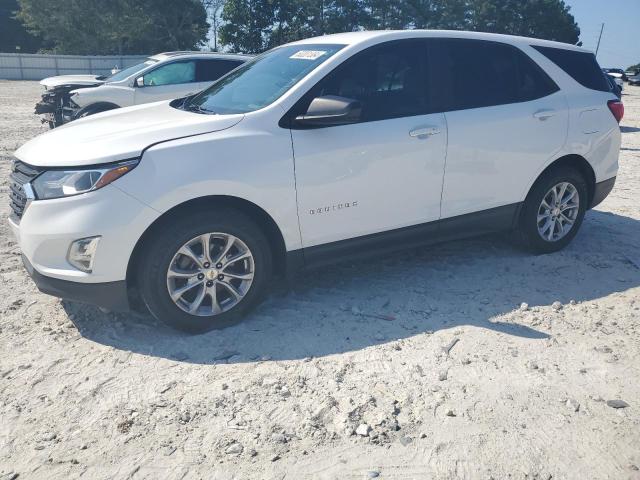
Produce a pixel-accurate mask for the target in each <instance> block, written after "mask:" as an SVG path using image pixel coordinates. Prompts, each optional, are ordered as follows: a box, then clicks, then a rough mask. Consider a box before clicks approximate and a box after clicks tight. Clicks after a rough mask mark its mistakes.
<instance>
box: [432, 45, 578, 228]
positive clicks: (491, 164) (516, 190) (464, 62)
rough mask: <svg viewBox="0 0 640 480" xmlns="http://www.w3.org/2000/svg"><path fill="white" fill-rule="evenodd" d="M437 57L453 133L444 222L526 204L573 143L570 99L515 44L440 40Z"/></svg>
mask: <svg viewBox="0 0 640 480" xmlns="http://www.w3.org/2000/svg"><path fill="white" fill-rule="evenodd" d="M432 59H433V61H434V62H435V65H438V66H439V75H438V79H439V82H440V85H439V90H440V91H441V93H442V95H441V96H440V97H439V99H440V101H441V103H440V105H439V108H440V110H441V111H443V112H445V116H446V119H447V126H448V132H449V144H448V150H447V162H446V167H445V178H444V186H443V192H442V217H443V218H446V217H454V216H457V215H462V214H467V213H472V212H479V211H482V210H488V209H493V208H495V207H501V206H506V205H513V204H516V203H517V202H520V201H522V200H523V199H524V196H525V195H526V192H527V190H528V188H529V186H530V183H531V181H532V179H533V178H535V176H536V175H537V173H538V172H539V171H540V169H541V167H542V166H543V165H545V164H546V163H547V162H548V160H549V159H550V158H552V157H553V156H554V155H555V154H556V153H557V152H558V151H559V150H560V149H561V148H562V147H563V146H564V143H565V141H566V137H567V127H568V109H567V102H566V99H565V96H564V94H563V93H561V92H560V90H559V88H558V86H557V85H556V84H555V83H554V82H553V80H552V79H551V78H550V77H549V76H548V75H547V74H546V73H545V72H544V71H543V70H542V69H541V68H540V67H539V66H538V65H537V64H536V63H535V62H533V60H532V59H531V58H530V57H528V56H527V55H526V54H525V53H524V52H523V51H522V50H520V49H518V48H516V47H515V46H512V45H508V44H504V43H499V42H491V41H481V40H468V39H437V40H436V41H435V42H434V54H433V55H432ZM507 214H508V212H507Z"/></svg>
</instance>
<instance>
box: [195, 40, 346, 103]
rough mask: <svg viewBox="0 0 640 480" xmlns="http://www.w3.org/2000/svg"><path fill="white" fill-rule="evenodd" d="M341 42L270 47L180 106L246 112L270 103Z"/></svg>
mask: <svg viewBox="0 0 640 480" xmlns="http://www.w3.org/2000/svg"><path fill="white" fill-rule="evenodd" d="M343 47H344V45H319V44H318V45H316V44H308V45H302V44H301V45H289V46H284V47H278V48H275V49H273V50H270V51H268V52H266V53H264V54H262V55H260V56H259V57H256V58H255V59H254V60H252V61H249V62H247V63H245V64H244V65H242V66H241V67H239V68H237V69H235V70H234V71H233V72H231V73H230V74H229V75H227V76H225V77H222V78H221V79H220V80H219V81H217V82H216V83H214V84H213V85H211V87H209V88H208V89H206V90H204V91H203V92H201V93H199V94H198V95H196V96H195V97H193V98H192V99H191V100H190V101H188V102H187V103H186V104H185V105H184V107H183V108H185V109H186V110H192V111H196V112H199V113H247V112H253V111H254V110H258V109H260V108H263V107H266V106H267V105H270V104H271V103H273V102H274V101H275V100H277V99H278V98H280V97H281V96H282V95H284V93H285V92H286V91H287V90H289V89H290V88H291V87H293V86H294V85H295V84H296V83H298V82H299V81H300V80H301V79H302V78H303V77H305V76H306V75H307V74H308V73H309V72H311V71H312V70H313V69H314V68H316V67H317V66H318V65H320V64H321V63H323V62H325V61H326V60H327V59H329V58H330V57H331V56H332V55H334V54H335V53H336V52H337V51H339V50H340V49H341V48H343Z"/></svg>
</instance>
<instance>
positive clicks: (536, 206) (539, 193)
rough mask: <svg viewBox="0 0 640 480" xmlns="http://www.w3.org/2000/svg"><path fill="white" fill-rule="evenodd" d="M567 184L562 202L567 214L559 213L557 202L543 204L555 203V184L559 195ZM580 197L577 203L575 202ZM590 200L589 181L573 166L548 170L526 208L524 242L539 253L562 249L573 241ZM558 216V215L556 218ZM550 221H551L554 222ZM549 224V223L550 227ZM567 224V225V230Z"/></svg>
mask: <svg viewBox="0 0 640 480" xmlns="http://www.w3.org/2000/svg"><path fill="white" fill-rule="evenodd" d="M564 185H567V187H566V189H565V190H564V193H563V200H564V202H560V208H561V209H562V205H565V206H566V207H567V208H566V209H565V210H564V212H563V215H557V214H558V211H559V210H558V209H556V208H557V207H556V205H555V204H554V205H549V206H551V207H552V210H549V209H547V208H546V206H543V203H542V202H543V200H545V202H546V203H547V204H549V203H552V202H551V200H553V198H554V196H553V194H552V193H551V190H552V189H553V188H554V187H555V188H556V190H555V191H556V195H557V194H560V193H562V192H563V186H564ZM576 196H577V199H576ZM567 199H570V200H567ZM576 200H577V206H576V205H575V201H576ZM565 202H566V203H565ZM588 202H589V193H588V189H587V183H586V181H585V178H584V177H583V176H582V174H581V173H580V172H579V171H578V170H576V169H574V168H570V167H558V168H554V169H552V170H550V171H548V172H546V173H544V174H543V175H542V176H541V177H540V178H539V179H538V180H537V181H536V183H535V184H534V185H533V187H532V188H531V191H530V192H529V195H527V198H526V200H525V203H524V206H523V209H522V214H521V217H520V236H521V238H522V240H523V243H524V244H525V246H526V247H527V248H528V249H529V250H530V251H532V252H533V253H537V254H543V253H552V252H557V251H558V250H562V249H563V248H564V247H566V246H567V245H568V244H569V243H571V241H572V240H573V238H574V237H575V236H576V234H577V233H578V230H579V229H580V226H581V225H582V220H583V219H584V214H585V212H586V207H587V203H588ZM569 207H571V208H569ZM547 212H549V216H548V217H547V216H546V215H547ZM539 214H541V215H542V216H541V219H540V223H538V215H539ZM554 219H556V221H555V222H554ZM565 219H568V220H571V221H572V222H573V223H571V224H570V222H569V221H567V220H565ZM549 221H550V222H551V225H550V226H549V224H548V222H549ZM545 227H547V228H546V230H545ZM567 227H569V228H567ZM561 228H562V231H561ZM565 228H567V229H566V230H565ZM543 232H544V233H543ZM543 234H544V237H543Z"/></svg>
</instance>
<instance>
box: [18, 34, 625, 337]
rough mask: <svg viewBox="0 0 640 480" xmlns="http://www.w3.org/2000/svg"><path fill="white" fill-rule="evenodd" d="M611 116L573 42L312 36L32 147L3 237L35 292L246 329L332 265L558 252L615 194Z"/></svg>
mask: <svg viewBox="0 0 640 480" xmlns="http://www.w3.org/2000/svg"><path fill="white" fill-rule="evenodd" d="M469 71H471V72H473V75H465V73H468V72H469ZM141 77H144V79H143V82H144V83H143V85H144V86H143V87H140V88H139V90H140V92H141V93H144V91H145V90H146V89H147V88H149V89H151V88H153V87H151V86H147V81H148V74H146V73H145V74H144V75H141V74H139V73H138V74H136V75H133V77H132V78H141ZM154 78H157V77H154ZM100 88H104V87H98V88H96V89H95V90H99V89H100ZM136 93H137V90H136ZM80 95H81V96H83V95H84V91H81V92H80ZM623 112H624V107H623V105H622V103H621V102H620V101H619V100H618V99H617V98H616V96H615V95H614V94H613V93H612V92H611V90H610V87H609V84H608V83H607V80H606V78H605V76H604V74H603V73H602V70H601V69H600V67H599V66H598V63H597V62H596V59H595V56H594V55H593V53H592V52H589V51H586V50H583V49H581V48H579V47H575V46H573V45H568V44H564V43H555V42H549V41H544V40H537V39H534V38H524V37H511V36H505V35H495V34H486V33H477V32H460V31H455V32H454V31H450V32H448V31H441V30H433V31H429V30H425V31H421V30H408V31H397V32H393V31H381V32H375V31H369V32H353V33H345V34H338V35H330V36H326V37H318V38H310V39H306V40H302V41H300V42H296V43H290V44H287V45H283V46H280V47H277V48H275V49H273V50H271V51H269V52H267V53H265V54H263V55H260V56H259V57H257V58H255V59H253V60H251V61H250V62H248V63H246V64H245V65H242V66H241V67H239V68H237V69H236V70H235V71H233V72H232V73H230V74H229V75H227V76H226V77H224V79H222V80H220V81H218V82H215V83H214V84H213V85H212V86H211V87H210V88H208V89H207V90H204V91H203V92H201V93H199V94H198V95H196V96H194V97H188V98H186V99H177V100H173V101H171V102H157V103H154V104H151V105H141V106H139V107H134V108H127V109H123V110H121V111H113V112H106V113H103V114H100V115H96V116H95V117H93V118H87V119H84V120H82V121H79V122H77V124H75V125H73V124H72V125H65V126H63V127H61V128H58V129H55V130H53V131H50V132H48V133H46V134H44V135H41V136H39V137H37V138H34V139H33V140H31V141H29V142H28V143H27V144H25V145H23V146H22V147H21V148H20V149H19V150H18V151H17V152H16V153H15V157H16V159H15V161H14V163H13V167H12V173H11V177H10V178H11V181H10V197H11V209H12V213H11V215H10V217H9V223H10V225H11V228H12V229H13V232H14V233H15V236H16V237H17V239H18V243H19V245H20V249H21V250H22V255H23V261H24V265H25V267H26V269H27V271H28V272H29V274H30V275H31V276H32V277H33V278H34V280H35V282H36V284H37V286H38V288H39V289H40V290H41V291H43V292H45V293H49V294H52V295H56V296H59V297H63V298H68V299H75V300H80V301H84V302H90V303H96V304H98V305H100V306H103V307H107V308H111V309H113V310H116V309H128V308H131V307H133V308H137V307H139V308H143V309H146V310H148V311H149V312H151V313H152V314H153V315H154V316H155V317H156V318H158V319H161V320H163V321H165V322H167V323H168V324H170V325H173V326H175V327H177V328H181V329H184V330H187V331H192V332H199V331H204V330H207V329H211V328H220V327H224V326H226V325H230V324H232V323H233V322H235V321H237V320H238V319H240V318H242V316H243V315H244V314H245V313H246V312H248V311H249V309H250V308H251V307H253V306H255V305H256V304H257V303H258V302H259V300H260V298H261V297H262V295H263V294H264V293H265V291H266V290H267V288H268V287H269V285H271V283H272V274H285V273H287V272H294V271H296V270H297V269H299V268H302V267H305V268H311V267H317V266H321V265H325V264H327V263H329V262H333V261H336V260H338V259H339V258H341V257H345V256H350V255H356V256H361V255H363V254H369V255H377V256H378V258H384V254H385V253H386V252H389V251H393V250H397V249H399V248H402V247H413V246H416V245H419V244H429V243H436V242H448V241H451V240H454V239H457V238H462V237H468V236H472V235H476V234H486V233H489V232H500V231H511V230H517V231H519V232H520V236H521V237H522V240H523V241H524V243H525V244H526V245H527V246H528V247H529V248H530V250H531V251H533V252H535V253H551V252H555V251H558V250H560V249H562V248H564V247H566V246H567V245H568V244H569V243H570V242H571V240H572V239H573V238H574V237H575V235H576V234H577V233H578V230H579V228H580V225H581V223H582V220H583V218H584V215H585V212H586V211H587V210H589V209H590V208H592V207H594V206H595V205H597V204H598V203H600V202H601V201H602V200H603V199H604V198H605V197H606V196H607V195H608V194H609V192H610V191H611V189H612V188H613V186H614V183H615V180H616V175H617V172H618V154H619V149H620V142H621V133H620V128H619V126H618V123H619V121H620V119H621V118H622V116H623ZM584 245H585V244H584V242H581V243H580V244H578V245H577V246H576V247H575V250H574V251H573V252H572V253H571V255H575V254H579V252H580V249H581V248H584ZM560 260H561V259H559V260H558V261H560ZM488 274H491V273H490V272H488ZM550 275H551V276H550V281H551V280H553V276H552V273H550Z"/></svg>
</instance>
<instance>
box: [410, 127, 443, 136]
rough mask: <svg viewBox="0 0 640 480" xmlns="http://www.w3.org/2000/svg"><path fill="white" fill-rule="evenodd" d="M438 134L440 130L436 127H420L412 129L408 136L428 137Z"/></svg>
mask: <svg viewBox="0 0 640 480" xmlns="http://www.w3.org/2000/svg"><path fill="white" fill-rule="evenodd" d="M438 133H440V129H439V128H438V127H421V128H414V129H413V130H411V131H410V132H409V136H411V137H428V136H430V135H437V134H438Z"/></svg>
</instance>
